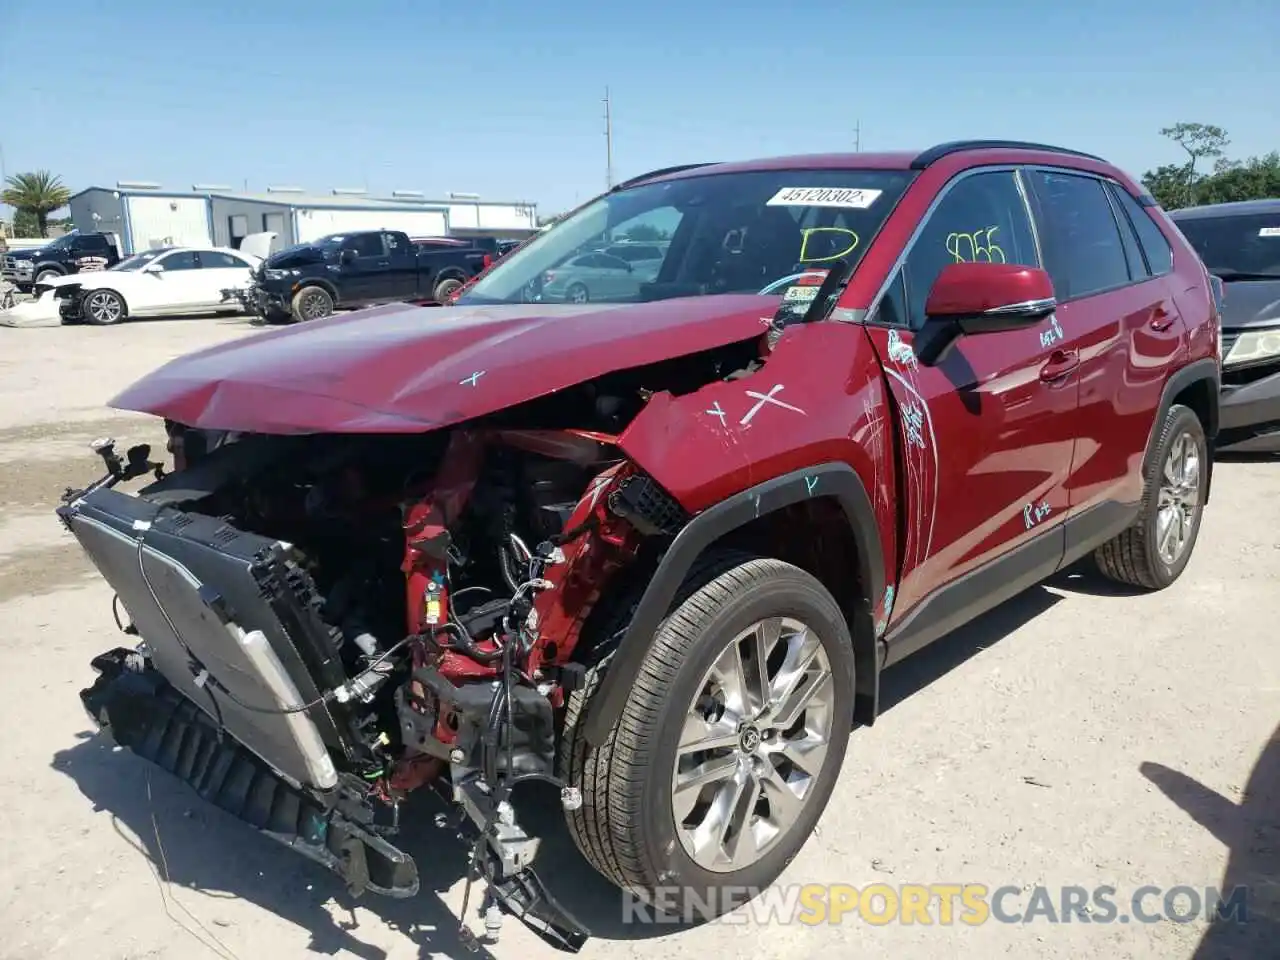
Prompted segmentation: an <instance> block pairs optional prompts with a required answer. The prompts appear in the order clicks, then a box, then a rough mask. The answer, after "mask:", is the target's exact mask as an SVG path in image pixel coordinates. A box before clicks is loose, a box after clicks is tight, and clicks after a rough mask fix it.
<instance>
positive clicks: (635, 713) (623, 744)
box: [559, 553, 854, 921]
mask: <svg viewBox="0 0 1280 960" xmlns="http://www.w3.org/2000/svg"><path fill="white" fill-rule="evenodd" d="M699 567H700V569H697V570H695V573H694V574H692V575H691V576H690V578H689V580H688V581H687V582H686V584H685V587H684V588H683V589H682V591H681V594H680V596H678V597H677V600H676V604H675V606H674V607H673V609H672V611H671V613H670V614H669V615H668V616H667V617H666V619H665V620H664V621H663V622H662V624H661V625H660V626H659V628H658V631H657V633H656V634H655V636H654V638H653V641H652V644H651V646H650V648H649V651H648V653H647V654H646V656H645V659H644V662H643V664H642V666H641V670H640V674H639V676H638V678H637V680H636V682H635V684H634V685H633V686H632V688H631V691H630V693H629V694H628V696H627V700H626V704H625V706H624V707H623V710H622V713H621V715H620V717H619V718H618V721H617V723H616V724H615V725H614V727H613V729H612V730H611V731H610V732H609V735H608V737H607V739H606V740H605V742H604V743H603V744H601V745H600V746H599V747H598V748H594V747H591V746H590V745H589V744H588V743H587V742H586V741H585V739H583V738H582V736H581V733H580V731H581V726H582V724H583V722H584V721H585V718H586V715H587V712H588V710H589V707H590V703H591V699H592V697H593V695H594V694H595V692H596V690H597V689H598V688H599V684H600V680H601V678H602V677H603V675H604V673H605V671H606V670H607V669H608V664H609V661H610V659H611V658H612V656H613V645H614V644H615V643H616V639H617V637H619V636H620V635H621V633H622V629H621V626H625V624H622V625H620V627H619V629H617V630H616V631H614V632H613V633H612V635H611V636H610V635H609V631H605V633H606V638H607V639H606V641H605V642H604V644H603V645H602V647H601V651H600V654H599V655H598V657H597V659H596V661H595V662H594V663H593V664H591V665H590V667H589V669H588V671H587V675H586V682H585V683H584V685H583V687H582V688H581V689H579V690H576V691H574V692H573V693H572V694H571V695H570V698H569V702H568V704H567V709H566V715H565V727H564V732H563V736H562V738H561V744H560V757H559V760H560V769H561V776H562V777H563V778H564V779H565V780H566V781H567V782H568V783H570V784H571V785H572V786H575V787H577V788H578V789H579V790H580V791H581V793H582V801H583V802H582V806H581V807H580V808H579V809H577V810H575V811H571V812H570V813H569V814H568V815H567V819H568V823H569V831H570V834H571V835H572V836H573V839H574V842H575V844H576V845H577V847H578V849H579V851H581V853H582V855H583V856H584V857H585V858H586V859H587V861H588V862H589V863H590V864H591V865H592V866H593V867H594V868H595V869H596V870H597V871H598V872H599V873H601V874H602V875H603V876H604V877H606V878H607V879H609V880H610V881H612V882H613V883H614V884H616V885H617V886H619V887H622V888H624V889H627V890H629V891H631V892H632V893H634V894H636V895H637V896H639V897H640V898H642V899H643V900H645V901H647V902H649V903H650V904H659V905H661V907H662V909H663V910H664V912H666V911H669V910H670V909H671V908H672V901H673V897H674V898H675V900H676V901H677V902H678V904H679V910H680V912H681V916H682V919H685V920H699V921H701V920H710V919H713V918H714V917H716V916H719V915H721V914H723V913H725V912H727V911H728V910H731V909H734V908H735V907H736V906H738V905H739V904H740V903H741V902H744V901H745V900H747V899H749V898H750V897H751V896H754V895H755V893H757V892H758V891H760V890H763V889H764V888H765V887H767V886H768V885H769V884H771V883H772V882H773V881H774V880H775V879H776V878H777V876H778V874H780V873H781V872H782V870H783V869H784V868H785V867H786V866H787V864H788V863H790V862H791V860H792V859H793V858H794V857H795V855H796V853H797V852H799V850H800V848H801V847H802V846H803V845H804V844H805V842H806V841H807V840H808V838H809V836H810V834H811V833H812V832H813V828H814V826H815V824H816V823H817V821H818V818H819V817H820V816H821V814H822V812H823V810H824V808H825V807H826V804H827V801H828V799H829V798H830V796H831V791H832V789H833V788H834V786H835V782H836V779H837V776H838V774H839V771H840V767H841V764H842V762H843V758H844V753H845V748H846V747H847V745H848V740H849V732H850V730H851V728H852V725H853V700H854V658H853V643H852V640H851V639H850V636H849V630H848V626H847V625H846V623H845V619H844V616H843V615H842V613H841V611H840V607H839V605H838V604H837V603H836V601H835V599H834V598H833V597H832V596H831V594H830V593H829V592H828V591H827V590H826V588H825V587H823V585H822V584H821V583H820V582H819V581H818V580H816V579H815V578H814V577H812V576H810V575H809V574H808V573H806V572H804V571H803V570H801V569H799V568H798V567H794V566H792V565H790V564H787V563H783V562H781V561H779V560H772V559H763V558H756V557H751V556H748V555H743V554H725V553H719V554H715V555H712V556H710V557H708V558H707V559H706V560H705V561H704V562H703V563H701V564H700V565H699ZM779 617H787V618H794V619H795V620H797V621H799V622H801V623H803V624H806V625H807V626H808V627H809V628H810V629H811V631H812V634H811V635H810V639H809V641H808V642H809V643H810V644H812V643H815V642H816V643H818V644H820V648H821V651H822V653H823V654H824V655H825V658H826V661H827V663H828V664H829V667H830V674H829V678H828V680H827V681H826V683H825V684H824V685H821V686H820V687H819V688H818V689H817V691H816V693H817V694H818V695H819V696H821V697H823V698H825V699H826V701H827V703H828V706H829V709H828V710H827V711H826V720H827V727H828V729H827V736H828V739H827V746H826V753H825V756H824V757H823V758H822V760H821V762H820V763H816V764H815V766H816V767H817V769H815V770H812V771H809V772H810V774H811V776H810V777H809V782H808V788H807V790H806V791H805V792H804V796H803V798H802V799H800V801H799V807H798V815H797V816H795V818H794V819H793V820H792V821H791V823H790V826H789V827H786V828H784V829H782V830H780V831H779V834H778V836H777V837H776V838H775V839H773V840H770V841H769V842H768V845H767V846H765V847H764V848H763V849H762V850H760V855H759V856H758V858H757V859H754V860H753V861H751V862H744V863H743V864H741V865H739V866H733V865H730V864H709V863H708V862H707V861H706V858H705V852H704V855H701V856H699V858H698V859H696V860H695V858H694V856H692V855H691V853H695V852H696V851H692V850H691V849H689V848H688V847H686V845H685V844H686V841H687V837H685V838H682V834H683V833H684V831H682V830H681V829H679V827H678V825H677V822H676V816H677V813H676V811H675V807H674V799H673V789H674V784H673V775H674V774H675V773H676V772H677V767H676V763H677V756H678V753H677V747H678V742H679V739H680V737H681V736H682V732H683V730H684V728H685V721H686V718H688V717H690V710H691V707H693V706H695V704H694V696H695V693H696V692H698V691H699V690H701V689H703V685H704V683H705V682H706V681H707V679H708V670H710V669H711V667H712V666H713V665H714V664H715V663H716V661H717V660H718V659H720V657H721V656H722V651H724V652H727V651H728V649H729V648H730V647H731V646H732V643H731V641H733V639H734V638H735V637H736V636H738V634H739V633H740V632H741V631H744V630H747V629H748V628H750V627H751V626H752V625H753V624H755V623H757V622H758V621H761V620H765V619H767V618H779ZM783 636H786V633H785V632H784V633H783ZM814 637H816V641H815V640H814V639H813V638H814ZM774 649H775V653H777V652H781V651H782V650H783V646H782V644H781V643H779V644H778V645H777V646H776V647H775V648H774ZM767 662H768V663H773V661H772V660H768V661H767ZM748 675H750V674H748ZM700 702H701V701H700ZM784 705H785V703H784ZM802 716H804V715H802ZM817 716H818V720H821V719H822V717H821V714H817ZM805 720H806V723H807V721H808V717H805ZM818 720H815V721H814V723H815V724H817V723H818ZM699 722H701V721H699ZM725 723H726V721H725V719H724V717H721V718H720V719H719V720H717V721H716V724H715V726H716V727H717V728H718V727H721V726H725ZM795 726H796V725H795V724H793V725H792V727H791V728H790V729H791V730H792V731H793V732H794V728H795ZM799 726H801V727H804V726H806V724H799ZM707 729H708V730H711V729H713V728H712V727H711V726H708V727H707ZM733 729H734V728H733V727H732V726H729V727H726V732H728V731H731V730H733ZM752 729H756V728H754V727H753V728H752ZM759 729H760V730H762V731H764V733H763V739H761V740H758V741H754V740H753V741H752V742H748V740H747V737H748V736H750V734H749V732H747V731H742V732H741V733H738V732H734V733H732V736H733V738H735V739H736V742H737V746H728V745H726V746H725V747H723V748H721V750H720V751H718V754H719V756H718V757H717V759H714V760H711V762H720V763H724V764H726V765H727V764H729V763H730V762H732V763H733V764H734V765H735V767H736V770H737V773H738V774H739V775H741V774H742V773H743V771H744V769H751V770H753V771H754V773H755V774H756V775H761V774H765V773H767V771H768V770H774V769H776V768H775V767H774V762H773V761H772V760H771V759H769V757H770V756H779V757H780V756H781V755H780V754H775V753H772V751H774V750H776V749H777V745H778V744H779V743H780V742H781V740H780V739H779V738H778V737H777V736H776V734H773V733H770V732H769V731H768V730H767V724H766V725H763V726H761V727H760V728H759ZM784 732H785V731H784ZM771 737H772V739H771ZM771 744H772V746H770V745H771ZM753 746H754V748H755V749H757V750H759V751H761V752H760V753H756V754H755V755H754V756H752V757H748V758H747V760H746V761H745V763H746V764H747V766H746V767H745V768H744V766H743V764H744V761H743V759H742V757H741V755H740V751H741V749H742V748H744V747H745V748H752V747H753ZM726 758H727V759H726ZM761 761H762V762H761ZM702 762H703V763H704V764H705V763H707V762H708V758H707V757H706V756H705V755H704V757H703V758H702ZM797 769H798V768H797ZM792 773H793V774H795V775H797V776H798V774H796V771H794V770H793V771H792ZM757 782H759V783H761V788H762V789H763V782H762V781H757ZM726 785H728V784H727V782H721V783H720V785H719V786H720V787H722V788H723V787H725V786H726ZM704 789H707V788H704ZM779 789H787V787H786V786H785V785H783V786H781V787H779V784H778V781H773V782H772V783H771V784H770V786H769V794H768V795H769V797H777V796H780V795H779V794H778V793H777V791H778V790H779ZM791 796H792V797H794V796H795V794H794V793H792V794H791ZM686 806H687V804H686ZM697 809H698V808H697V807H696V806H695V808H694V814H696V812H697ZM765 809H767V811H768V812H769V814H770V815H772V813H773V810H772V807H771V805H770V806H769V807H766V808H765ZM760 810H761V804H760V802H759V799H757V803H756V807H755V808H754V809H753V810H752V811H751V813H750V814H749V815H754V814H755V813H758V812H760ZM682 812H683V811H682ZM691 816H692V814H691ZM685 822H686V823H687V822H689V817H686V818H685ZM742 836H743V833H742V832H741V831H740V832H739V833H738V834H737V837H736V838H735V839H740V838H741V837H742Z"/></svg>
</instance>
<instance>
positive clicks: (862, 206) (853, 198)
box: [768, 187, 884, 210]
mask: <svg viewBox="0 0 1280 960" xmlns="http://www.w3.org/2000/svg"><path fill="white" fill-rule="evenodd" d="M883 192H884V191H882V190H855V189H851V188H848V187H783V188H782V189H781V190H779V191H778V192H777V193H775V194H774V195H773V196H772V197H771V198H770V199H769V202H768V206H770V207H843V208H845V209H846V210H866V209H867V208H868V207H869V206H871V204H873V203H875V202H876V198H877V197H879V196H880V194H881V193H883Z"/></svg>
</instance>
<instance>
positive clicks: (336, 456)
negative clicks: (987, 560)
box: [58, 423, 684, 951]
mask: <svg viewBox="0 0 1280 960" xmlns="http://www.w3.org/2000/svg"><path fill="white" fill-rule="evenodd" d="M169 428H170V434H171V437H170V444H169V449H170V450H171V452H173V454H174V462H175V465H176V466H177V467H178V469H176V470H175V472H172V473H165V471H164V468H162V467H161V466H160V465H158V464H155V463H152V462H151V461H150V459H149V456H150V452H149V450H148V449H147V448H145V447H140V448H134V449H133V450H131V451H129V454H128V456H127V459H126V458H122V457H120V456H119V455H117V454H116V453H115V452H114V444H113V443H111V442H109V441H105V442H103V443H101V444H99V453H100V454H102V456H103V458H104V460H105V461H106V463H107V468H108V469H107V475H106V476H105V477H103V478H102V479H101V480H100V481H98V482H97V483H95V484H93V485H91V486H90V487H88V488H86V489H84V490H74V491H68V493H67V494H66V496H65V497H64V502H63V505H62V506H61V507H59V508H58V514H59V516H60V518H61V520H62V522H63V524H64V525H65V526H66V527H67V529H69V530H70V531H71V532H72V533H73V534H74V535H75V537H76V539H77V540H78V541H79V543H80V544H81V546H82V547H83V548H84V550H85V551H86V553H87V554H88V555H89V557H90V558H91V559H92V560H93V562H94V563H95V564H96V566H97V568H98V569H99V570H100V571H101V574H102V576H103V577H104V578H105V580H106V581H107V582H108V584H110V586H111V588H112V590H113V591H114V592H115V594H116V599H115V601H114V606H113V612H115V613H116V616H117V623H118V624H119V625H120V626H121V629H122V630H123V631H124V632H125V633H126V634H130V635H132V636H135V637H136V638H137V641H138V642H137V646H136V647H135V648H133V649H126V648H120V649H115V650H111V651H108V652H106V653H103V654H102V655H100V656H99V657H97V658H96V659H95V660H94V661H93V667H94V669H95V670H96V671H97V673H98V677H97V679H96V681H95V682H94V683H93V684H92V686H90V687H89V688H88V689H86V690H84V691H82V693H81V699H82V701H83V703H84V706H85V709H86V710H87V711H88V713H89V714H90V716H91V717H92V718H93V720H94V722H95V723H96V724H97V725H98V726H99V727H100V728H101V729H102V730H103V731H104V732H106V733H108V734H109V735H111V736H112V737H113V738H114V739H115V740H116V741H117V742H118V743H120V744H121V745H123V746H126V747H129V748H130V749H131V750H133V751H134V752H136V753H138V754H139V755H141V756H142V757H144V758H146V759H148V760H151V761H153V762H155V763H157V764H158V765H159V766H161V767H163V768H164V769H165V770H167V771H169V772H170V773H172V774H173V775H175V776H177V777H178V778H179V779H181V780H184V781H185V782H186V783H188V784H189V785H190V786H191V787H192V788H194V789H195V790H196V791H197V792H198V793H199V794H200V795H201V796H202V797H204V798H206V799H207V800H209V801H211V802H213V803H215V804H216V805H218V806H220V807H222V808H223V809H225V810H227V811H228V812H230V813H232V814H234V815H236V816H237V817H239V818H241V819H243V820H245V821H247V822H248V823H249V824H250V825H252V826H253V827H255V828H257V829H258V830H260V831H262V832H264V833H266V834H268V835H269V836H271V837H273V838H275V839H276V840H279V841H281V842H283V843H285V844H287V845H289V846H291V847H292V848H294V849H295V850H297V851H298V852H300V853H302V854H304V855H305V856H307V857H309V858H310V859H312V860H314V861H316V862H317V863H320V864H322V865H324V866H325V867H327V868H328V869H330V870H332V871H333V872H334V873H336V874H338V875H339V876H340V877H341V878H342V879H343V880H344V881H345V882H346V884H347V885H348V887H349V888H350V890H351V891H352V892H354V893H359V892H361V891H363V890H371V891H373V892H375V893H380V894H385V895H389V896H395V897H409V896H413V895H414V894H415V893H416V892H417V891H418V886H419V878H418V872H417V866H416V865H415V864H414V861H413V859H412V858H411V857H410V856H409V855H408V854H406V853H405V852H404V851H402V850H401V849H399V848H398V847H397V846H396V844H395V837H396V834H397V832H398V830H399V829H400V827H401V824H400V805H401V801H402V800H403V799H404V798H405V797H406V796H407V794H408V793H409V792H410V791H412V790H415V789H418V788H420V787H428V786H429V787H432V788H433V789H435V790H437V791H438V792H440V793H441V794H443V796H444V797H445V799H446V800H448V801H449V802H450V803H452V804H454V805H455V806H456V809H457V810H458V812H459V817H458V824H459V829H460V835H463V836H464V837H465V838H466V840H467V842H468V844H469V845H470V849H471V854H470V860H471V871H472V872H471V873H470V874H469V877H468V883H469V884H470V883H471V882H472V881H473V880H474V881H479V882H481V883H482V884H484V886H485V893H484V897H483V900H482V901H481V907H482V910H483V911H484V912H485V914H486V923H485V926H486V929H488V930H489V931H490V932H491V934H493V933H494V932H496V927H497V921H498V918H499V917H500V913H499V910H500V909H505V910H506V911H507V912H510V913H513V914H515V915H516V916H518V917H519V918H520V919H521V920H522V921H524V922H525V923H526V924H527V925H528V926H530V927H531V928H532V929H534V930H535V931H536V932H537V933H538V934H539V935H540V936H542V937H543V938H544V939H546V940H548V941H549V942H551V943H552V944H554V945H556V946H558V947H560V948H562V949H566V950H570V951H577V950H578V949H579V948H580V947H581V945H582V944H583V943H584V942H585V940H586V937H587V932H586V930H585V929H584V928H583V927H582V926H581V924H579V923H578V922H577V921H576V920H575V919H574V918H573V917H572V916H571V915H570V914H569V913H568V912H567V911H565V910H564V909H563V908H562V907H560V906H559V905H558V904H557V903H556V902H555V900H554V899H553V898H552V896H551V895H550V894H549V893H548V891H547V889H546V888H545V887H544V886H543V884H542V883H541V881H540V880H539V878H538V877H537V875H536V874H535V873H534V872H533V870H532V869H531V866H530V864H531V862H532V860H533V858H534V854H535V853H536V850H537V841H536V839H535V838H534V837H531V836H530V835H528V834H527V833H526V831H525V830H524V828H523V827H522V826H521V824H520V822H519V819H518V818H517V817H516V815H515V809H514V807H513V805H512V796H511V795H512V791H513V790H514V789H515V788H516V787H517V786H518V785H519V784H521V783H522V782H526V781H529V780H540V781H544V782H545V781H549V782H551V783H552V784H554V785H555V786H557V787H559V789H560V796H561V801H562V804H563V805H564V806H565V807H566V808H567V809H576V808H577V807H578V806H580V805H581V802H582V798H581V796H580V795H579V794H578V793H577V791H576V790H575V789H573V788H572V787H570V786H568V785H567V784H565V783H563V782H562V781H561V780H560V779H559V778H558V771H557V765H556V756H557V742H558V739H559V736H560V727H561V725H562V722H563V713H564V711H563V707H564V704H565V699H566V697H567V696H569V695H570V694H571V693H572V692H573V691H574V690H576V689H578V688H579V687H580V686H581V684H582V682H583V677H584V676H585V669H584V667H583V666H582V665H581V663H579V662H575V660H574V659H573V654H574V647H575V644H576V643H577V641H578V638H579V635H580V633H581V631H582V627H583V623H584V621H585V619H586V616H587V614H588V613H590V612H591V610H592V609H593V607H594V606H595V605H596V604H597V603H599V602H600V599H601V596H602V591H603V586H604V584H605V583H606V581H608V580H609V578H610V577H611V576H613V575H614V574H615V573H617V572H618V571H620V570H622V569H624V568H626V567H627V566H628V564H630V563H631V562H632V560H633V559H634V558H635V556H636V554H637V552H638V550H639V544H640V542H641V540H643V539H644V537H645V535H646V534H649V535H652V534H654V533H663V532H668V533H671V532H674V531H675V530H676V529H678V528H679V526H680V525H681V524H682V523H683V522H684V518H683V517H682V516H681V513H680V509H679V507H678V506H676V505H675V503H674V501H671V500H670V499H669V498H665V499H664V495H663V494H662V492H661V491H660V490H659V489H658V488H657V487H656V485H654V484H652V483H651V482H649V481H647V478H646V477H645V475H644V474H643V473H641V472H640V471H639V470H638V468H636V467H635V466H634V465H633V464H631V463H630V462H629V461H628V460H627V459H626V458H625V457H622V456H621V455H620V454H619V452H618V450H617V449H615V448H613V447H612V446H611V444H610V440H609V438H608V437H607V436H606V435H604V434H592V433H589V432H586V431H574V430H519V429H505V430H504V429H493V430H465V429H460V430H455V431H452V432H443V433H440V434H425V435H418V436H400V437H386V436H381V437H379V436H297V437H281V436H265V435H238V434H234V433H208V432H205V431H196V430H187V429H185V428H183V427H181V426H179V425H177V424H172V423H170V424H169ZM148 473H150V474H154V477H155V479H154V480H153V481H152V482H151V483H149V484H148V485H147V486H145V487H143V488H142V489H141V490H140V491H139V492H138V493H137V494H136V495H130V494H126V493H124V492H121V491H120V490H119V489H116V487H117V484H119V483H120V482H121V481H124V480H129V479H133V478H136V477H140V476H143V475H145V474H148ZM531 544H532V546H531Z"/></svg>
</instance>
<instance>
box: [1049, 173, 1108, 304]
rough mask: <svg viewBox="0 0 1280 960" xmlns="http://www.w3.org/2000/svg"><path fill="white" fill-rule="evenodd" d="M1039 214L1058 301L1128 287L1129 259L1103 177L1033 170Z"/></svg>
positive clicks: (1050, 272)
mask: <svg viewBox="0 0 1280 960" xmlns="http://www.w3.org/2000/svg"><path fill="white" fill-rule="evenodd" d="M1032 179H1033V181H1034V182H1035V184H1036V191H1037V193H1038V194H1039V198H1040V206H1041V210H1042V211H1043V214H1044V219H1045V221H1046V223H1045V231H1044V233H1045V238H1046V251H1045V252H1046V255H1047V259H1048V265H1049V275H1050V276H1051V277H1052V278H1053V286H1054V291H1055V293H1056V294H1057V297H1058V300H1059V302H1062V301H1066V300H1076V299H1079V298H1080V297H1088V296H1093V295H1094V294H1099V293H1105V292H1106V291H1108V290H1114V289H1117V288H1118V287H1123V286H1127V285H1128V284H1129V283H1130V282H1131V279H1130V277H1129V262H1128V259H1127V258H1126V257H1125V253H1124V241H1123V239H1122V238H1121V236H1120V226H1119V224H1118V223H1116V218H1115V214H1114V213H1113V211H1112V209H1111V203H1110V201H1108V200H1107V195H1106V193H1105V192H1104V187H1103V185H1102V181H1101V180H1098V179H1097V178H1096V177H1091V176H1088V175H1087V174H1075V173H1058V172H1050V171H1044V170H1037V171H1034V172H1033V174H1032Z"/></svg>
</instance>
